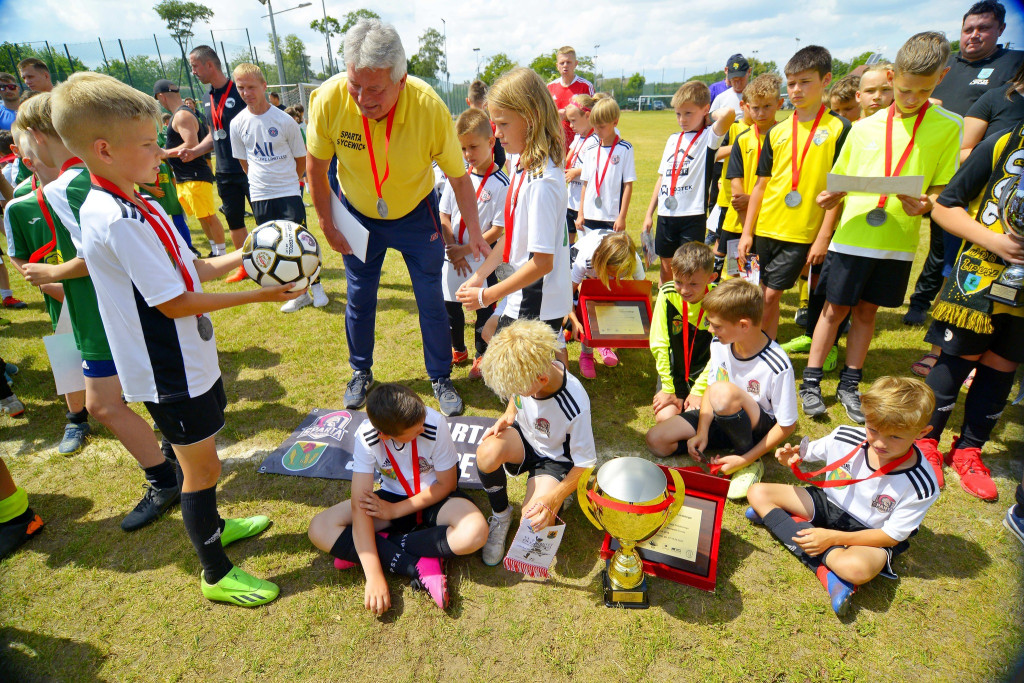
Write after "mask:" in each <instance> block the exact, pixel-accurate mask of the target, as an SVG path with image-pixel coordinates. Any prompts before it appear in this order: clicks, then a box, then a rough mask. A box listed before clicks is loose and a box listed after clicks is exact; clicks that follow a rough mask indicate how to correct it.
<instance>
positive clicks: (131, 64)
mask: <svg viewBox="0 0 1024 683" xmlns="http://www.w3.org/2000/svg"><path fill="white" fill-rule="evenodd" d="M124 67H125V65H124V62H123V61H121V60H120V59H115V60H114V61H111V62H110V63H109V64H104V65H103V66H101V67H99V68H97V69H95V70H96V71H97V72H99V73H104V74H107V75H108V76H113V77H114V78H116V79H117V80H119V81H122V82H123V83H130V84H131V85H132V86H133V87H135V88H137V89H139V90H141V91H142V92H144V93H152V92H153V86H154V85H156V82H157V81H158V80H160V79H161V78H164V72H163V70H162V69H161V68H160V62H158V61H157V60H156V58H155V57H150V56H148V55H135V56H134V57H129V58H128V70H127V72H126V71H125V68H124ZM129 75H130V76H131V77H130V78H129ZM167 76H168V77H173V76H174V74H172V73H171V72H168V73H167Z"/></svg>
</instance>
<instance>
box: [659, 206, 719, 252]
mask: <svg viewBox="0 0 1024 683" xmlns="http://www.w3.org/2000/svg"><path fill="white" fill-rule="evenodd" d="M707 231H708V219H707V216H705V215H704V214H698V215H696V216H658V225H657V230H655V231H654V253H655V254H657V255H658V256H660V257H661V258H672V257H673V256H675V254H676V249H678V248H679V247H681V246H683V245H684V244H686V243H687V242H703V241H704V235H705V233H707Z"/></svg>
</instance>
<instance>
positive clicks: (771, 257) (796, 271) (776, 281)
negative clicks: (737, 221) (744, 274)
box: [754, 236, 811, 292]
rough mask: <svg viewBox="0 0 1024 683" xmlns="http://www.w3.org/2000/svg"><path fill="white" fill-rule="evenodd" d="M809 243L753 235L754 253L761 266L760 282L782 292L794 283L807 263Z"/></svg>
mask: <svg viewBox="0 0 1024 683" xmlns="http://www.w3.org/2000/svg"><path fill="white" fill-rule="evenodd" d="M810 250H811V245H810V244H798V243H797V242H783V241H782V240H777V239H774V238H772V237H758V236H755V237H754V253H755V254H757V262H758V265H759V266H760V268H761V284H762V285H764V286H765V287H767V288H769V289H774V290H776V291H778V292H784V291H786V290H787V289H789V288H790V287H792V286H793V285H795V284H796V281H797V278H799V277H800V271H801V270H803V269H804V266H805V265H806V264H807V252H809V251H810Z"/></svg>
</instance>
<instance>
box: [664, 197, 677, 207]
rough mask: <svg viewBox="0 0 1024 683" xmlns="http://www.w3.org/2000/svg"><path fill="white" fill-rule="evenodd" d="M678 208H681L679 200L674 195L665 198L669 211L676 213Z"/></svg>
mask: <svg viewBox="0 0 1024 683" xmlns="http://www.w3.org/2000/svg"><path fill="white" fill-rule="evenodd" d="M677 206H679V200H678V199H676V198H675V197H673V196H672V195H669V196H668V197H665V208H666V209H668V210H669V211H675V210H676V207H677Z"/></svg>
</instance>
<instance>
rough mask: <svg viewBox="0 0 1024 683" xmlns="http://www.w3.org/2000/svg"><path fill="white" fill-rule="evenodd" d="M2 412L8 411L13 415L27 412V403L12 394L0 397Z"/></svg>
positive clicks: (0, 410)
mask: <svg viewBox="0 0 1024 683" xmlns="http://www.w3.org/2000/svg"><path fill="white" fill-rule="evenodd" d="M0 412H4V413H7V414H8V415H10V416H11V417H18V416H19V415H21V414H22V413H24V412H25V404H24V403H22V402H21V401H19V400H18V397H17V396H15V395H14V394H11V395H10V396H8V397H7V398H4V399H0Z"/></svg>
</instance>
